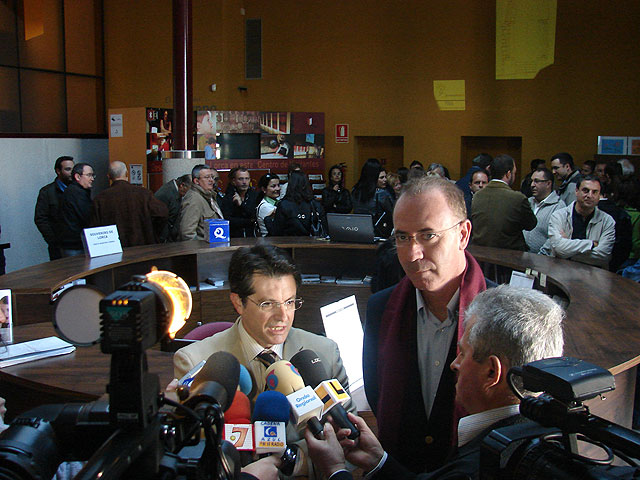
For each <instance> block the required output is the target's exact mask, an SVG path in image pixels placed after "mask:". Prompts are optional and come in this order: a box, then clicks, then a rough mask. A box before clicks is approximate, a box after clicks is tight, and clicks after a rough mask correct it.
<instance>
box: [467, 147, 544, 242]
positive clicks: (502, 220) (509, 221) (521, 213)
mask: <svg viewBox="0 0 640 480" xmlns="http://www.w3.org/2000/svg"><path fill="white" fill-rule="evenodd" d="M490 172H491V181H490V182H489V184H488V185H487V186H486V187H485V188H483V189H482V190H480V191H479V192H478V193H476V194H475V195H474V196H473V201H472V202H471V222H472V223H473V239H472V241H471V243H472V244H473V245H482V246H485V247H496V248H506V249H509V250H522V251H526V250H527V244H526V243H525V241H524V236H523V235H522V231H523V230H532V229H534V228H535V226H536V223H537V220H536V216H535V215H534V214H533V212H532V211H531V207H530V206H529V202H528V201H527V197H525V196H524V195H523V194H522V193H520V192H516V191H515V190H512V189H511V185H513V182H514V180H515V178H516V163H515V161H514V160H513V158H511V157H510V156H509V155H498V156H497V157H496V158H494V159H493V162H491V165H490Z"/></svg>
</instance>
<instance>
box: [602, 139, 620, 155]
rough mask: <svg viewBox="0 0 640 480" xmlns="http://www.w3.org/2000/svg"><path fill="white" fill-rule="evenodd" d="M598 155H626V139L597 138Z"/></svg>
mask: <svg viewBox="0 0 640 480" xmlns="http://www.w3.org/2000/svg"><path fill="white" fill-rule="evenodd" d="M598 154H599V155H627V137H598Z"/></svg>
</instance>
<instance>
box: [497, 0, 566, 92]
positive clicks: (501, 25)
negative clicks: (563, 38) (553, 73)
mask: <svg viewBox="0 0 640 480" xmlns="http://www.w3.org/2000/svg"><path fill="white" fill-rule="evenodd" d="M556 8H557V0H497V1H496V80H513V79H531V78H535V76H536V75H537V74H538V72H539V71H540V70H542V69H543V68H545V67H547V66H549V65H552V64H553V61H554V50H555V44H556Z"/></svg>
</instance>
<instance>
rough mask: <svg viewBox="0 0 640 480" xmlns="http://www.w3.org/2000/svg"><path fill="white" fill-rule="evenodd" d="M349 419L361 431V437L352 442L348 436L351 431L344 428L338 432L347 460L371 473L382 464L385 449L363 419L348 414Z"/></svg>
mask: <svg viewBox="0 0 640 480" xmlns="http://www.w3.org/2000/svg"><path fill="white" fill-rule="evenodd" d="M347 417H348V418H349V420H351V421H352V422H353V423H354V425H355V426H356V427H357V428H358V430H360V437H359V438H357V439H356V440H350V439H349V438H347V436H348V435H349V434H350V433H351V430H349V429H348V428H342V429H340V430H338V432H337V439H338V441H339V442H340V445H341V446H342V448H343V450H344V454H345V457H346V459H347V460H348V461H349V462H350V463H353V464H354V465H357V466H358V467H360V468H362V469H363V470H364V471H365V472H370V471H371V470H373V469H374V468H375V467H376V465H378V463H380V460H381V459H382V456H383V455H384V449H383V448H382V445H380V441H379V440H378V439H377V437H376V436H375V435H374V434H373V432H372V431H371V429H370V428H369V425H367V422H365V421H364V419H363V418H361V417H358V416H357V415H354V414H352V413H348V414H347Z"/></svg>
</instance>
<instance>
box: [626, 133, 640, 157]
mask: <svg viewBox="0 0 640 480" xmlns="http://www.w3.org/2000/svg"><path fill="white" fill-rule="evenodd" d="M627 155H640V137H628V138H627Z"/></svg>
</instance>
